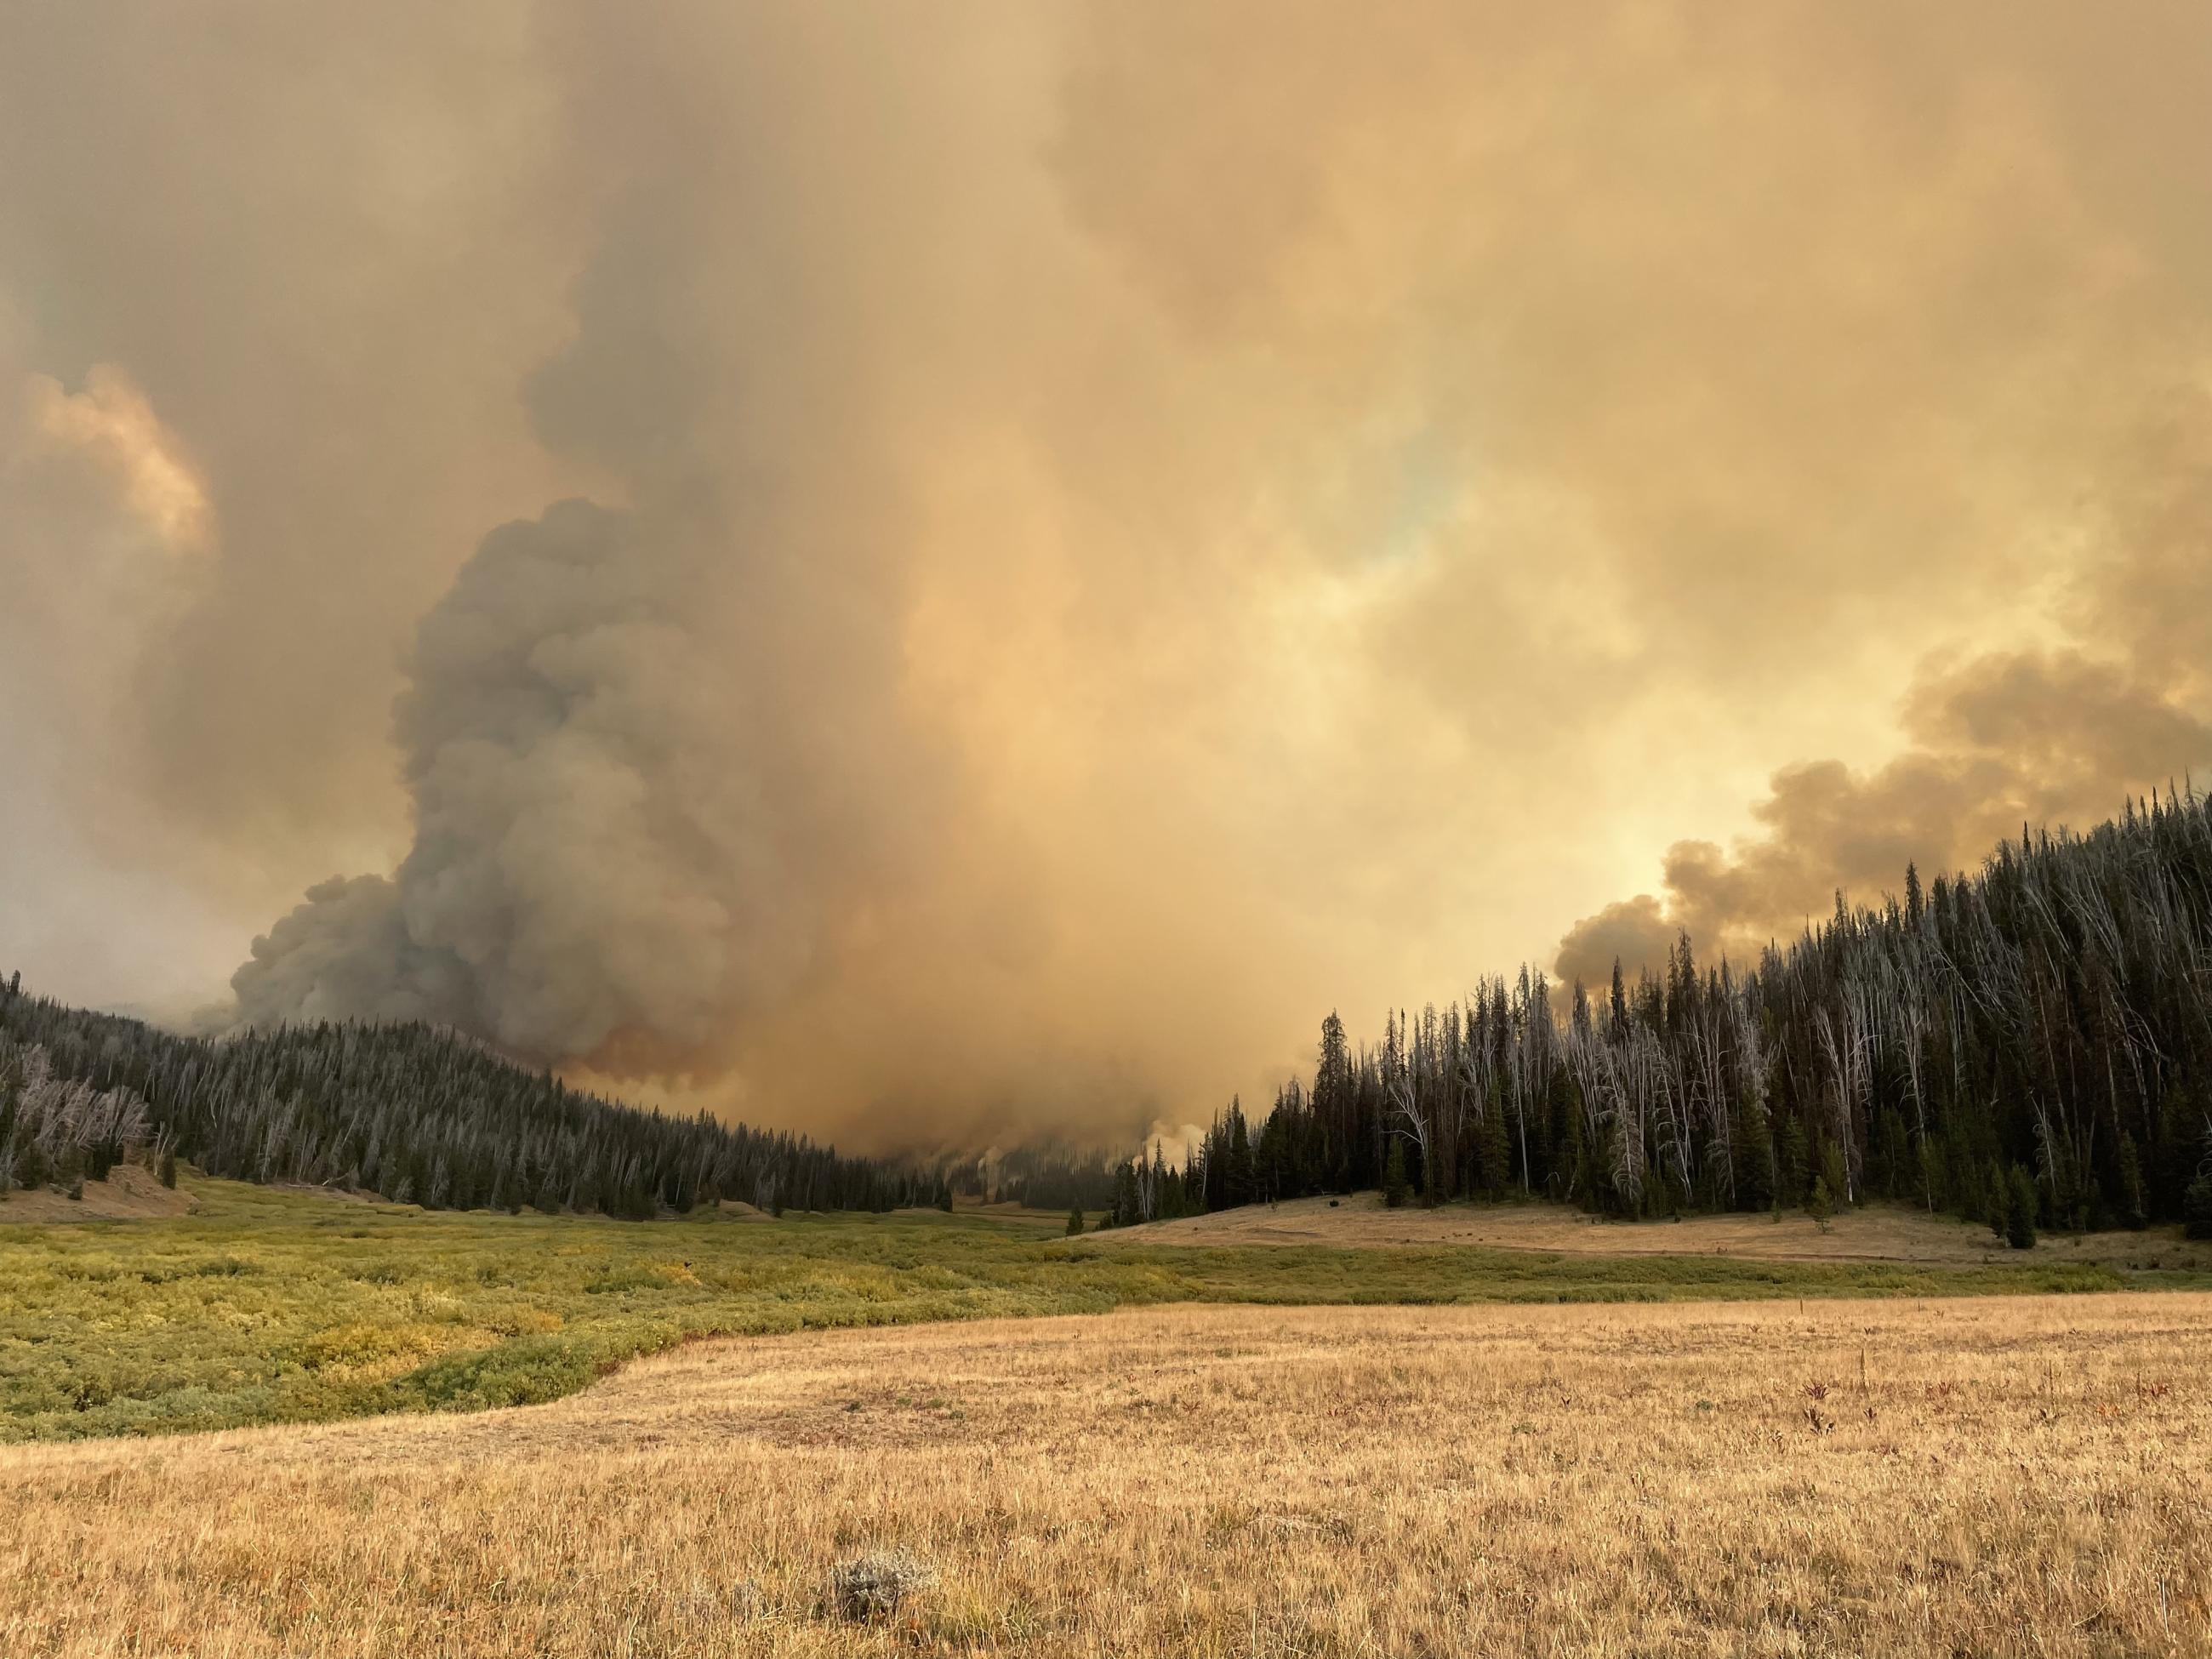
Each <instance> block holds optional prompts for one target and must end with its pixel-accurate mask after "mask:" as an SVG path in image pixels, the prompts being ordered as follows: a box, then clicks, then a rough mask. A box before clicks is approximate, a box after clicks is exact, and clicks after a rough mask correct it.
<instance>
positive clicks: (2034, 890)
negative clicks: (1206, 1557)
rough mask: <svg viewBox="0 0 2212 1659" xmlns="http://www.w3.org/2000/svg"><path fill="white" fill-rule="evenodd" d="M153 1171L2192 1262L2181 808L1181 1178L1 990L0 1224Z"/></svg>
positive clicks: (1418, 1068) (349, 1028)
mask: <svg viewBox="0 0 2212 1659" xmlns="http://www.w3.org/2000/svg"><path fill="white" fill-rule="evenodd" d="M125 1157H139V1158H143V1159H144V1160H145V1161H147V1162H149V1164H155V1166H156V1167H163V1168H167V1169H173V1163H174V1160H175V1159H177V1158H184V1159H186V1160H188V1161H190V1162H191V1163H193V1164H197V1165H198V1166H199V1167H200V1168H202V1169H204V1170H206V1171H208V1172H209V1173H210V1174H214V1175H220V1176H234V1177H237V1178H240V1179H244V1180H248V1181H255V1182H273V1181H288V1182H308V1183H313V1184H322V1185H337V1186H341V1187H345V1188H354V1189H357V1190H361V1191H364V1192H369V1193H374V1194H379V1195H380V1196H383V1197H386V1198H388V1199H392V1200H399V1201H407V1202H414V1203H417V1204H420V1205H422V1206H425V1207H426V1208H431V1209H483V1208H489V1209H506V1210H519V1209H520V1208H523V1207H525V1206H530V1207H533V1208H536V1209H538V1210H542V1211H547V1212H600V1213H605V1214H607V1215H611V1216H616V1217H622V1218H647V1217H651V1216H653V1215H659V1214H664V1213H668V1212H676V1213H683V1212H688V1211H689V1210H690V1209H692V1208H693V1207H695V1206H699V1205H702V1204H712V1203H714V1202H715V1201H716V1200H720V1199H725V1198H729V1199H740V1200H745V1201H748V1202H750V1203H752V1204H755V1205H757V1206H759V1207H760V1208H762V1209H763V1210H767V1211H770V1212H780V1211H781V1210H782V1209H783V1208H784V1207H786V1206H792V1207H795V1208H799V1209H806V1210H874V1211H884V1210H889V1209H892V1208H896V1207H902V1206H917V1205H935V1206H939V1207H945V1208H949V1207H950V1206H951V1202H952V1195H953V1194H954V1192H955V1191H956V1190H957V1191H961V1192H964V1193H969V1194H975V1195H977V1196H980V1197H983V1198H986V1199H998V1200H1006V1199H1011V1200H1017V1201H1020V1202H1024V1203H1027V1204H1030V1205H1036V1206H1045V1207H1062V1206H1066V1207H1073V1208H1074V1209H1076V1210H1078V1211H1081V1210H1084V1209H1085V1208H1093V1207H1102V1206H1103V1207H1105V1208H1106V1209H1107V1211H1108V1214H1107V1220H1108V1222H1109V1225H1129V1224H1133V1223H1137V1222H1143V1221H1150V1220H1155V1219H1164V1218H1173V1217H1176V1216H1179V1215H1184V1214H1189V1213H1193V1212H1200V1211H1209V1210H1221V1209H1227V1208H1231V1207H1234V1206H1238V1205H1243V1204H1249V1203H1255V1202H1264V1201H1267V1200H1276V1199H1284V1198H1294V1197H1300V1196H1304V1195H1307V1194H1316V1193H1322V1192H1350V1191H1353V1190H1358V1189H1365V1188H1382V1189H1383V1193H1384V1194H1385V1196H1386V1199H1388V1200H1389V1201H1390V1202H1393V1203H1402V1202H1419V1203H1426V1204H1434V1203H1438V1202H1442V1201H1444V1200H1453V1199H1467V1198H1490V1199H1502V1198H1505V1197H1508V1196H1520V1197H1531V1198H1533V1197H1541V1198H1545V1199H1548V1200H1555V1201H1558V1202H1562V1203H1567V1204H1572V1205H1577V1206H1582V1207H1583V1208H1585V1209H1588V1210H1590V1211H1593V1212H1601V1213H1603V1214H1607V1215H1613V1216H1620V1217H1640V1218H1650V1217H1664V1216H1673V1215H1679V1214H1682V1213H1685V1212H1693V1211H1717V1210H1752V1211H1757V1210H1765V1209H1779V1208H1790V1207H1797V1206H1802V1207H1804V1208H1807V1209H1809V1210H1811V1211H1812V1212H1814V1214H1816V1215H1822V1214H1825V1213H1826V1212H1829V1211H1831V1210H1832V1209H1834V1208H1836V1207H1839V1206H1846V1205H1851V1204H1857V1203H1861V1202H1863V1201H1864V1200H1868V1199H1869V1198H1881V1199H1888V1200H1901V1201H1905V1202H1909V1203H1911V1204H1914V1205H1918V1206H1924V1207H1926V1208H1927V1209H1929V1210H1930V1211H1941V1212H1949V1213H1954V1214H1960V1215H1964V1216H1967V1217H1971V1218H1977V1219H1980V1220H1984V1221H1987V1222H1989V1223H1990V1225H1991V1226H1992V1227H1993V1228H1994V1229H1995V1230H1996V1231H1998V1232H1999V1233H2001V1234H2002V1235H2004V1236H2006V1237H2008V1238H2009V1239H2011V1240H2012V1241H2013V1242H2014V1243H2028V1242H2032V1241H2033V1237H2034V1235H2035V1232H2036V1230H2037V1229H2039V1228H2042V1229H2067V1230H2080V1229H2086V1228H2103V1227H2112V1226H2144V1225H2149V1224H2150V1223H2153V1222H2168V1221H2174V1220H2180V1221H2184V1222H2185V1223H2186V1224H2187V1225H2189V1226H2190V1228H2191V1231H2193V1232H2197V1233H2201V1234H2205V1235H2212V802H2208V799H2206V798H2205V797H2202V796H2200V795H2198V794H2197V793H2196V792H2195V790H2194V789H2193V788H2191V789H2189V790H2186V791H2174V790H2169V791H2168V792H2167V793H2166V797H2165V798H2164V799H2159V798H2157V797H2156V796H2153V797H2151V798H2148V799H2144V800H2141V801H2130V803H2129V804H2128V805H2127V808H2126V810H2125V811H2124V814H2123V816H2122V817H2120V818H2119V819H2118V820H2117V821H2114V822H2111V823H2105V824H2102V825H2100V826H2099V827H2098V828H2096V829H2093V830H2092V831H2091V832H2089V833H2088V834H2087V835H2085V836H2076V835H2073V834H2071V833H2069V832H2066V831H2064V830H2060V831H2057V832H2051V831H2045V832H2043V833H2040V834H2031V833H2030V832H2029V831H2028V830H2027V829H2025V828H2024V829H2023V830H2022V832H2021V838H2020V840H2019V842H2017V843H2013V842H2007V843H2006V844H2004V845H2002V846H2000V847H1999V848H1997V849H1996V852H1995V853H1994V854H1992V855H1991V856H1990V858H1989V859H1988V860H1986V861H1985V863H1984V866H1983V868H1982V870H1981V871H1980V872H1979V873H1978V874H1973V875H1966V874H1959V875H1955V876H1951V877H1942V876H1938V877H1937V878H1936V879H1935V880H1934V881H1933V882H1932V883H1930V884H1929V885H1928V886H1927V887H1926V888H1925V889H1923V886H1922V884H1921V879H1920V876H1919V872H1918V871H1917V869H1915V868H1912V867H1910V866H1908V868H1907V869H1906V870H1905V881H1904V892H1903V895H1902V896H1893V897H1889V898H1886V899H1885V900H1884V901H1883V902H1881V904H1880V905H1879V906H1873V907H1866V906H1860V907H1853V906H1851V905H1850V904H1848V903H1846V902H1845V901H1844V896H1842V895H1841V894H1840V893H1839V894H1838V896H1837V901H1836V908H1835V912H1834V915H1832V918H1830V919H1829V920H1828V921H1825V922H1824V923H1822V924H1820V926H1818V927H1810V928H1808V930H1807V931H1806V933H1804V934H1803V935H1802V937H1800V938H1799V939H1796V940H1795V941H1794V942H1793V943H1791V944H1790V945H1787V946H1783V945H1768V947H1767V948H1766V949H1765V951H1764V952H1763V953H1762V954H1761V956H1760V958H1759V961H1758V963H1756V964H1746V965H1743V966H1741V967H1739V966H1737V965H1735V964H1733V963H1729V962H1728V961H1726V960H1725V959H1723V960H1721V961H1719V962H1717V963H1703V964H1701V963H1700V962H1699V958H1698V956H1697V954H1696V951H1695V947H1694V944H1693V941H1692V940H1691V939H1689V938H1688V936H1687V935H1684V936H1683V937H1682V938H1681V939H1680V940H1679V942H1678V943H1677V944H1676V945H1675V946H1674V949H1673V950H1672V951H1670V953H1669V955H1668V960H1667V962H1666V963H1665V964H1664V966H1663V968H1662V969H1659V970H1657V971H1651V970H1648V969H1647V970H1643V971H1640V972H1639V973H1638V975H1636V977H1635V978H1634V979H1633V980H1631V979H1630V978H1629V977H1628V976H1627V975H1625V974H1624V973H1623V972H1622V971H1621V969H1620V965H1619V964H1618V963H1616V964H1615V967H1614V969H1613V976H1612V980H1611V982H1610V984H1608V985H1607V986H1604V987H1598V988H1596V989H1595V990H1593V989H1591V988H1589V987H1584V986H1583V985H1581V984H1579V983H1577V984H1575V985H1572V986H1571V987H1566V988H1565V990H1564V991H1556V990H1555V989H1554V987H1553V986H1552V984H1551V982H1550V981H1548V979H1547V976H1546V975H1544V974H1543V973H1542V972H1541V970H1540V969H1533V968H1527V967H1524V968H1522V969H1521V970H1520V972H1519V974H1518V975H1516V977H1515V978H1513V979H1512V980H1510V981H1509V980H1507V979H1504V978H1503V977H1498V978H1493V979H1491V980H1489V981H1486V982H1485V983H1483V984H1482V985H1481V986H1480V988H1479V989H1478V990H1477V991H1476V992H1475V993H1474V994H1473V995H1472V996H1470V997H1468V999H1467V1000H1465V1001H1464V1002H1455V1003H1452V1004H1450V1005H1449V1006H1446V1007H1444V1008H1443V1009H1441V1010H1439V1009H1438V1008H1437V1007H1436V1006H1433V1005H1432V1006H1427V1007H1425V1008H1423V1009H1422V1010H1420V1011H1419V1012H1418V1013H1402V1012H1393V1013H1392V1014H1390V1015H1389V1017H1388V1018H1386V1020H1385V1022H1384V1025H1383V1035H1382V1038H1381V1041H1380V1042H1373V1043H1364V1044H1359V1045H1357V1046H1355V1045H1354V1043H1353V1042H1352V1039H1351V1037H1350V1036H1349V1035H1348V1033H1347V1031H1346V1027H1345V1024H1344V1022H1343V1021H1342V1020H1341V1019H1340V1018H1339V1017H1338V1016H1337V1015H1336V1014H1334V1013H1332V1014H1330V1015H1329V1016H1328V1018H1327V1019H1326V1020H1325V1021H1324V1022H1323V1024H1322V1034H1321V1043H1320V1050H1319V1056H1318V1064H1317V1065H1316V1068H1315V1070H1314V1072H1313V1074H1312V1076H1311V1079H1310V1081H1303V1080H1297V1079H1293V1080H1291V1081H1290V1082H1287V1083H1285V1085H1283V1086H1282V1087H1281V1089H1280V1090H1279V1092H1278V1094H1277V1096H1276V1098H1275V1100H1274V1102H1273V1105H1272V1106H1271V1107H1270V1109H1268V1110H1267V1112H1266V1113H1265V1115H1262V1116H1260V1117H1258V1118H1257V1120H1256V1121H1255V1120H1254V1118H1253V1117H1251V1116H1249V1115H1248V1114H1247V1113H1246V1111H1245V1109H1244V1108H1243V1103H1242V1102H1241V1100H1238V1101H1232V1102H1231V1104H1230V1106H1229V1107H1228V1109H1226V1110H1225V1111H1224V1112H1222V1113H1220V1114H1219V1115H1217V1116H1216V1117H1215V1119H1214V1121H1213V1123H1212V1127H1211V1129H1210V1130H1209V1131H1208V1133H1206V1136H1205V1137H1204V1138H1203V1139H1202V1141H1200V1143H1199V1144H1197V1145H1195V1146H1192V1147H1191V1148H1190V1149H1189V1150H1188V1154H1187V1155H1186V1157H1185V1158H1183V1160H1182V1162H1181V1163H1180V1164H1176V1163H1171V1162H1170V1160H1169V1159H1168V1158H1166V1157H1165V1156H1164V1153H1163V1151H1162V1149H1161V1148H1160V1147H1158V1146H1154V1147H1153V1148H1152V1150H1151V1151H1150V1152H1148V1153H1145V1154H1140V1155H1139V1156H1137V1157H1134V1158H1128V1159H1127V1160H1126V1161H1124V1162H1122V1163H1121V1164H1119V1165H1118V1166H1109V1165H1108V1164H1106V1163H1105V1162H1104V1161H1103V1159H1100V1158H1097V1157H1096V1156H1094V1155H1088V1154H1085V1153H1083V1152H1079V1151H1071V1150H1067V1149H1065V1148H1060V1147H1045V1146H1030V1147H1018V1148H1015V1149H1012V1150H1011V1151H1006V1152H1000V1153H995V1154H994V1155H992V1156H991V1157H990V1158H975V1157H968V1156H961V1157H953V1156H951V1155H950V1154H946V1155H945V1156H941V1157H939V1158H938V1159H936V1160H934V1161H921V1160H908V1161H901V1160H887V1159H872V1158H854V1157H848V1156H843V1155H841V1154H839V1153H838V1152H836V1150H835V1149H833V1148H830V1147H827V1146H817V1145H816V1144H815V1143H813V1142H812V1141H811V1140H810V1139H807V1138H805V1137H804V1136H801V1135H795V1134H792V1133H786V1132H770V1131H764V1130H757V1129H752V1128H748V1127H745V1126H744V1125H742V1124H738V1125H726V1124H723V1123H721V1122H720V1121H716V1120H715V1119H714V1118H713V1117H711V1116H709V1115H705V1114H703V1113H702V1114H701V1115H698V1116H696V1117H690V1118H678V1117H670V1116H665V1115H661V1114H659V1113H658V1112H654V1111H648V1110H643V1109H639V1108H636V1107H633V1106H627V1105H623V1104H620V1103H616V1102H613V1101H610V1100H606V1099H604V1098H601V1097H598V1096H596V1095H592V1094H590V1093H587V1092H584V1091H578V1090H574V1089H571V1088H570V1087H568V1085H566V1084H565V1083H563V1082H562V1081H561V1080H560V1079H556V1078H555V1077H553V1076H552V1075H550V1073H544V1072H537V1071H532V1070H530V1069H528V1068H526V1067H523V1066H517V1065H515V1064H514V1063H513V1062H512V1061H510V1060H507V1059H505V1058H503V1057H501V1055H500V1054H497V1053H495V1052H494V1051H493V1050H492V1049H490V1048H488V1047H486V1046H484V1045H483V1044H481V1043H478V1042H474V1041H472V1040H471V1039H469V1038H467V1037H465V1036H459V1035H457V1034H455V1033H453V1032H451V1031H448V1030H442V1029H437V1028H433V1027H430V1026H427V1025H422V1024H376V1023H346V1024H313V1025H296V1026H288V1027H283V1028H281V1029H278V1030H252V1031H247V1032H245V1033H242V1034H240V1035H238V1036H230V1037H226V1038H222V1039H209V1038H204V1037H194V1036H179V1035H176V1034H173V1033H169V1032H165V1031H162V1030H158V1029H156V1028H155V1027H153V1026H150V1025H148V1024H143V1023H142V1022H140V1021H137V1020H133V1019H129V1018H122V1017H119V1016H116V1015H111V1014H102V1013H94V1012H86V1011H83V1010H78V1009H72V1008H69V1007H66V1006H62V1005H60V1004H58V1003H56V1002H54V1001H52V1000H46V999H43V998H39V997H34V996H32V995H29V994H25V993H24V992H23V991H22V989H21V976H20V975H17V976H15V977H13V978H11V979H9V981H5V982H4V983H0V1191H5V1190H6V1188H8V1187H9V1186H10V1185H20V1186H39V1185H49V1186H55V1187H58V1188H62V1189H64V1190H69V1189H70V1188H72V1187H73V1186H75V1185H76V1184H78V1183H81V1182H82V1181H83V1180H84V1179H86V1178H91V1179H94V1180H98V1179H100V1178H101V1177H102V1176H104V1175H105V1174H106V1171H107V1170H108V1169H109V1168H110V1167H112V1165H113V1164H115V1163H116V1162H117V1161H118V1160H119V1159H121V1158H125Z"/></svg>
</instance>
